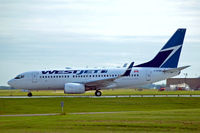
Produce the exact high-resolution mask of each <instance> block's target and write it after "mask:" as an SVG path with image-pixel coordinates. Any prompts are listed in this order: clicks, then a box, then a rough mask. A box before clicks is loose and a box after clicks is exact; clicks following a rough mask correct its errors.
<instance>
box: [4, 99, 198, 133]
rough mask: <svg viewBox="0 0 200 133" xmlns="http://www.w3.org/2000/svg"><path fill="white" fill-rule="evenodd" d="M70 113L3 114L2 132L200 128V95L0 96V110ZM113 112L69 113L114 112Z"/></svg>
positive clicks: (176, 130) (6, 111) (7, 112)
mask: <svg viewBox="0 0 200 133" xmlns="http://www.w3.org/2000/svg"><path fill="white" fill-rule="evenodd" d="M61 101H64V103H65V105H64V111H65V112H66V115H58V116H29V117H16V116H15V117H0V132H1V133H3V132H16V133H18V132H20V133H21V132H41V133H43V132H133V131H135V132H200V117H199V116H200V102H199V101H200V98H193V97H186V98H183V97H178V98H173V97H171V98H170V97H161V98H157V97H152V98H148V97H143V98H141V97H137V98H37V99H35V98H27V99H14V98H13V99H11V98H10V99H3V98H2V99H0V114H35V113H59V112H61V108H60V102H61ZM113 111H130V112H119V113H113V114H82V115H81V114H76V115H75V114H69V113H74V112H113Z"/></svg>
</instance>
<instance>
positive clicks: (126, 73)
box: [121, 62, 134, 77]
mask: <svg viewBox="0 0 200 133" xmlns="http://www.w3.org/2000/svg"><path fill="white" fill-rule="evenodd" d="M133 65H134V62H131V64H130V65H129V67H128V68H127V69H126V71H125V73H124V74H122V75H121V77H123V76H129V75H130V73H131V69H132V67H133Z"/></svg>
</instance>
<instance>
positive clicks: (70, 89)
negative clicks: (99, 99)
mask: <svg viewBox="0 0 200 133" xmlns="http://www.w3.org/2000/svg"><path fill="white" fill-rule="evenodd" d="M64 93H65V94H82V93H85V85H83V84H79V83H66V84H65V88H64Z"/></svg>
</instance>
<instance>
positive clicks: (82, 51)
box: [0, 0, 200, 85]
mask: <svg viewBox="0 0 200 133" xmlns="http://www.w3.org/2000/svg"><path fill="white" fill-rule="evenodd" d="M199 22H200V2H199V1H198V0H188V1H186V0H140V1H138V0H1V1H0V63H1V65H0V68H1V69H0V73H1V74H0V85H6V84H7V81H8V80H9V79H11V78H13V77H14V76H16V75H17V74H19V73H22V72H25V71H30V70H41V69H55V68H61V69H64V68H65V67H66V66H70V67H85V66H89V67H98V66H99V67H104V66H121V65H123V63H125V62H131V61H135V64H139V63H142V62H145V61H148V60H150V59H152V58H153V57H154V56H155V54H156V53H157V52H158V51H159V50H160V49H161V47H162V46H163V45H164V44H165V43H166V41H167V40H168V39H169V37H170V36H171V35H172V34H173V33H174V32H175V31H176V29H177V28H187V33H186V37H185V43H184V47H183V50H182V54H181V57H180V61H179V66H183V65H192V67H191V68H188V69H186V70H184V73H186V72H187V73H188V76H189V77H197V76H200V72H199V68H200V62H199V59H200V52H199V50H200V23H199ZM180 77H183V74H181V75H180Z"/></svg>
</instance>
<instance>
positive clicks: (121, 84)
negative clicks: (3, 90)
mask: <svg viewBox="0 0 200 133" xmlns="http://www.w3.org/2000/svg"><path fill="white" fill-rule="evenodd" d="M163 70H167V68H140V67H133V68H132V70H131V73H130V76H125V77H120V78H117V79H115V80H114V82H113V83H112V84H110V85H108V86H106V87H103V88H99V89H114V88H116V89H117V88H134V87H139V86H143V85H146V84H150V83H153V82H157V81H160V80H164V79H167V78H170V77H173V76H176V75H178V74H179V73H180V71H178V72H173V73H165V72H163ZM125 71H126V68H113V69H79V70H77V69H76V70H72V69H66V70H44V71H31V72H25V73H22V74H20V75H19V78H14V79H11V80H10V81H8V84H10V85H11V86H12V87H14V88H17V89H27V90H64V86H65V84H66V83H81V84H84V83H87V82H92V81H97V80H103V79H109V78H115V77H118V76H119V75H122V74H123V73H124V72H125ZM94 89H95V88H94ZM86 90H87V89H86ZM88 90H91V89H88Z"/></svg>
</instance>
